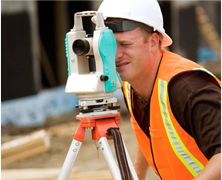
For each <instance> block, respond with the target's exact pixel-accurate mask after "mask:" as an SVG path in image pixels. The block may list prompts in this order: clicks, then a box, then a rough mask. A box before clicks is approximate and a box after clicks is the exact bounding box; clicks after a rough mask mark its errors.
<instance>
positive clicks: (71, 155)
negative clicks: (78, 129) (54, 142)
mask: <svg viewBox="0 0 222 180" xmlns="http://www.w3.org/2000/svg"><path fill="white" fill-rule="evenodd" d="M81 145H82V142H80V141H77V140H75V139H73V141H72V144H71V146H70V148H69V151H68V154H67V156H66V159H65V161H64V164H63V166H62V170H61V172H60V174H59V177H58V180H68V178H69V175H70V173H71V171H72V167H73V164H74V162H75V160H76V157H77V155H78V152H79V149H80V147H81Z"/></svg>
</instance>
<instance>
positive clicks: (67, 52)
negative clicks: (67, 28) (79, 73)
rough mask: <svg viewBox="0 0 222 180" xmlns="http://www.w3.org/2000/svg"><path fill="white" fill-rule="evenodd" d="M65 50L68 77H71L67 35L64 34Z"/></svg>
mask: <svg viewBox="0 0 222 180" xmlns="http://www.w3.org/2000/svg"><path fill="white" fill-rule="evenodd" d="M65 48H66V58H67V65H68V76H70V75H71V68H70V56H69V39H68V33H67V34H66V38H65Z"/></svg>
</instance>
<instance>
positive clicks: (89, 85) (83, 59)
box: [65, 11, 122, 101]
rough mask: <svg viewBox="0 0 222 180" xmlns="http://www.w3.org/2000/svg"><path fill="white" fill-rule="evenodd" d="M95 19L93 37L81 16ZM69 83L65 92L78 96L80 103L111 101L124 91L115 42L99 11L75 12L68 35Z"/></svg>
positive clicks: (66, 40)
mask: <svg viewBox="0 0 222 180" xmlns="http://www.w3.org/2000/svg"><path fill="white" fill-rule="evenodd" d="M86 16H96V27H95V30H94V32H93V36H88V35H86V31H85V30H84V29H83V23H82V17H86ZM65 42H66V57H67V61H68V80H67V83H66V89H65V92H66V93H68V94H75V95H76V97H78V98H79V101H85V100H100V99H109V98H110V96H111V95H112V94H113V92H114V91H116V89H117V88H121V84H122V82H121V79H120V76H119V74H118V73H117V72H116V66H115V55H116V49H117V45H116V39H115V36H114V34H113V32H112V30H110V29H108V27H106V26H105V24H104V18H103V14H102V13H101V12H96V11H83V12H78V13H75V16H74V27H73V29H71V30H70V32H68V33H67V34H66V39H65Z"/></svg>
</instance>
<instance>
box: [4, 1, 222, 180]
mask: <svg viewBox="0 0 222 180" xmlns="http://www.w3.org/2000/svg"><path fill="white" fill-rule="evenodd" d="M100 3H101V1H2V2H1V21H2V22H1V40H2V41H1V42H2V44H1V45H2V49H1V65H2V68H1V75H2V76H1V144H2V148H1V150H2V162H1V169H2V174H1V176H2V180H19V179H20V180H26V179H32V180H34V179H35V180H37V179H38V180H40V179H44V180H45V179H57V176H58V174H59V172H60V169H61V167H62V164H63V162H64V159H65V156H66V153H67V152H68V148H69V146H70V143H71V141H72V133H73V132H74V131H75V130H76V127H77V126H78V124H79V122H78V121H77V120H76V119H75V116H76V115H77V114H78V112H77V110H76V109H75V105H76V104H77V101H78V99H77V98H76V97H75V95H67V94H65V92H64V89H65V84H66V80H67V75H68V72H67V60H66V56H65V41H64V39H65V34H66V33H67V32H69V31H70V29H71V28H72V27H73V25H74V20H73V17H74V13H75V12H80V11H85V10H97V9H98V7H99V4H100ZM159 3H160V6H161V9H162V12H163V17H164V27H165V30H166V33H167V34H169V36H170V37H171V38H172V39H173V44H172V46H170V47H168V49H169V50H171V51H173V52H175V53H178V54H180V55H182V56H184V57H186V58H188V59H191V60H193V61H195V62H197V63H199V64H201V65H202V66H204V67H206V68H207V69H208V70H210V71H211V72H212V73H213V74H214V75H216V76H217V77H218V78H219V79H221V1H159ZM83 23H84V28H85V30H86V31H87V33H92V32H93V30H94V25H93V24H92V23H91V20H90V18H85V19H84V22H83ZM114 96H116V97H117V98H118V102H119V104H120V106H121V110H120V112H121V118H122V123H121V125H120V128H121V132H122V134H123V138H124V141H125V144H126V146H127V149H128V151H129V154H130V156H131V159H132V161H133V160H134V156H135V151H136V146H137V142H136V139H135V136H134V133H133V130H132V127H131V124H130V121H129V118H130V117H129V114H128V111H127V109H126V107H125V105H124V100H123V96H122V93H121V90H118V91H117V92H115V93H114ZM110 146H111V148H112V150H114V147H113V144H112V142H110ZM113 152H114V151H113ZM98 154H99V158H98ZM149 175H150V178H149V179H150V180H157V179H158V177H157V176H156V175H155V174H154V173H153V172H152V170H150V171H149ZM74 178H75V179H111V175H110V173H109V170H108V166H107V164H106V162H105V160H104V157H103V155H102V153H101V151H98V150H97V147H96V145H95V142H93V141H92V140H91V135H90V132H89V131H87V134H86V137H85V140H84V142H83V145H82V147H81V149H80V153H79V155H78V157H77V160H76V163H75V165H74V168H73V171H72V173H71V176H70V179H74Z"/></svg>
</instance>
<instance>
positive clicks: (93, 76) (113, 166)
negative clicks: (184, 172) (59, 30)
mask: <svg viewBox="0 0 222 180" xmlns="http://www.w3.org/2000/svg"><path fill="white" fill-rule="evenodd" d="M86 16H93V17H94V18H95V22H96V27H95V30H94V32H93V36H90V35H86V32H85V31H84V29H83V24H82V17H86ZM65 42H66V57H67V61H68V80H67V84H66V89H65V92H66V93H68V94H75V95H76V97H78V98H79V101H78V105H77V108H78V109H79V114H78V115H77V116H76V119H78V120H80V125H79V127H78V128H77V130H76V132H75V134H73V137H74V138H73V141H72V143H71V146H70V148H69V151H68V154H67V156H66V159H65V161H64V164H63V167H62V170H61V172H60V175H59V177H58V180H67V179H68V178H69V175H70V173H71V170H72V167H73V165H74V162H75V160H76V157H77V155H78V152H79V150H80V147H81V145H82V142H83V139H84V136H85V129H86V128H89V129H91V130H92V140H94V141H98V144H99V147H100V149H101V150H102V152H103V155H104V157H105V159H106V161H107V164H108V167H109V169H110V172H111V175H112V177H113V179H115V180H121V179H123V180H128V179H130V180H131V179H134V180H136V179H138V178H137V175H136V172H135V170H134V167H133V164H132V162H131V159H130V156H129V154H128V152H127V149H126V147H125V144H124V142H123V139H122V136H121V133H120V131H119V128H118V125H117V124H120V122H121V119H120V113H119V112H118V111H117V110H118V109H119V108H120V106H118V105H117V98H115V97H112V98H111V95H112V94H113V92H114V91H116V90H117V89H118V88H121V79H120V77H119V75H118V73H117V72H116V67H115V55H116V49H117V45H116V39H115V36H114V34H113V32H112V30H110V29H108V27H106V26H105V24H104V18H103V14H102V13H101V12H96V11H83V12H78V13H75V16H74V27H73V29H71V31H70V32H68V33H67V34H66V39H65ZM110 139H113V140H114V144H115V151H116V157H117V160H118V164H119V168H118V166H117V163H116V160H115V158H114V156H113V153H112V151H111V149H110V146H109V143H108V140H110Z"/></svg>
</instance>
